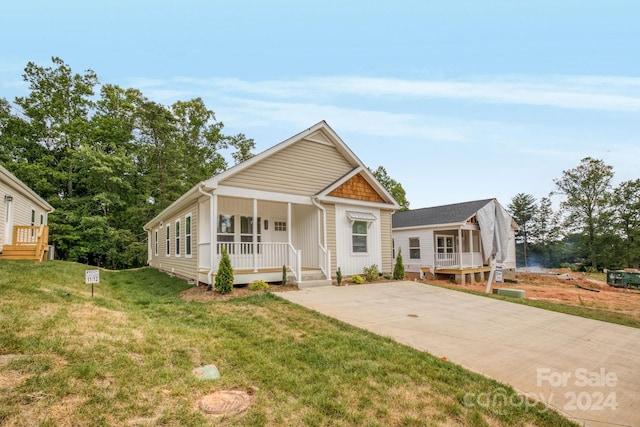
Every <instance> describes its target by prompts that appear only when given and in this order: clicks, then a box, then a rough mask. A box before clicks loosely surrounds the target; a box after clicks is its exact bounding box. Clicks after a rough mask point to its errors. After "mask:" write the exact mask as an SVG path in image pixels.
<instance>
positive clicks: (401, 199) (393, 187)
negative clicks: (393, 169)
mask: <svg viewBox="0 0 640 427" xmlns="http://www.w3.org/2000/svg"><path fill="white" fill-rule="evenodd" d="M369 170H371V169H369ZM372 173H373V176H374V177H375V178H376V179H377V180H378V182H379V183H380V184H382V186H383V187H384V188H385V190H387V191H388V192H389V194H391V196H392V197H393V198H394V199H395V201H396V202H398V204H399V205H400V210H401V211H407V210H409V201H408V200H407V193H406V192H405V191H404V188H402V184H400V183H399V182H398V181H396V180H395V179H393V178H391V177H390V176H389V174H388V173H387V170H386V169H385V168H384V167H382V166H378V169H376V170H375V171H372Z"/></svg>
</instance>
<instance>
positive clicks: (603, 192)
mask: <svg viewBox="0 0 640 427" xmlns="http://www.w3.org/2000/svg"><path fill="white" fill-rule="evenodd" d="M612 178H613V168H612V167H611V166H608V165H606V164H604V162H603V161H602V160H597V159H593V158H591V157H585V158H584V159H582V160H581V161H580V164H579V165H578V166H577V167H575V168H573V169H569V170H566V171H564V172H563V173H562V178H560V179H556V180H554V183H555V186H556V189H557V192H558V194H562V195H564V196H565V199H564V200H563V201H562V203H561V207H562V209H563V210H564V211H565V212H566V213H567V217H566V222H565V225H566V226H567V227H568V228H570V229H574V230H576V231H578V232H579V233H580V234H582V235H583V236H584V238H585V244H586V252H587V257H588V260H589V263H590V264H591V267H592V268H594V269H597V267H598V262H597V259H598V248H597V245H596V243H597V238H598V235H599V233H600V232H601V230H600V229H599V228H598V225H599V219H600V215H601V214H602V213H603V212H604V211H605V210H606V208H607V206H608V202H609V189H610V187H611V184H610V182H611V179H612Z"/></svg>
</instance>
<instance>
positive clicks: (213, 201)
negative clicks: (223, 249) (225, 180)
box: [209, 193, 218, 273]
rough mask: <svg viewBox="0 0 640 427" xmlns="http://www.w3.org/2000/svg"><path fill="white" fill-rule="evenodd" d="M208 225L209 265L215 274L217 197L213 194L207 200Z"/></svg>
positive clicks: (216, 269)
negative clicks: (209, 242)
mask: <svg viewBox="0 0 640 427" xmlns="http://www.w3.org/2000/svg"><path fill="white" fill-rule="evenodd" d="M209 203H210V204H209V216H210V218H209V223H210V224H211V226H210V228H209V233H211V238H210V239H209V240H210V241H211V248H209V251H210V253H211V255H210V258H211V259H210V260H209V263H210V264H209V265H210V268H211V270H212V271H213V272H214V273H216V272H217V271H218V268H217V266H216V265H215V260H216V253H217V251H218V195H217V194H215V193H214V194H213V197H210V198H209Z"/></svg>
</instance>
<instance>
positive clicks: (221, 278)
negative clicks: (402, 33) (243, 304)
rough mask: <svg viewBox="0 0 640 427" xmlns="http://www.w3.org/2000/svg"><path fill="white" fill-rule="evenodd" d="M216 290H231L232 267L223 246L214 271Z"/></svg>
mask: <svg viewBox="0 0 640 427" xmlns="http://www.w3.org/2000/svg"><path fill="white" fill-rule="evenodd" d="M215 286H216V291H218V292H220V293H221V294H228V293H229V292H231V291H232V290H233V268H232V267H231V259H230V258H229V253H228V252H227V249H226V248H225V247H222V259H221V260H220V265H219V266H218V272H217V273H216V283H215Z"/></svg>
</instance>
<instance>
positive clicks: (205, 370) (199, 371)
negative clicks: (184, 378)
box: [193, 365, 220, 380]
mask: <svg viewBox="0 0 640 427" xmlns="http://www.w3.org/2000/svg"><path fill="white" fill-rule="evenodd" d="M193 375H195V376H196V377H198V379H200V380H217V379H218V378H220V371H218V368H217V367H216V365H204V366H198V367H197V368H195V369H194V370H193Z"/></svg>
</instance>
